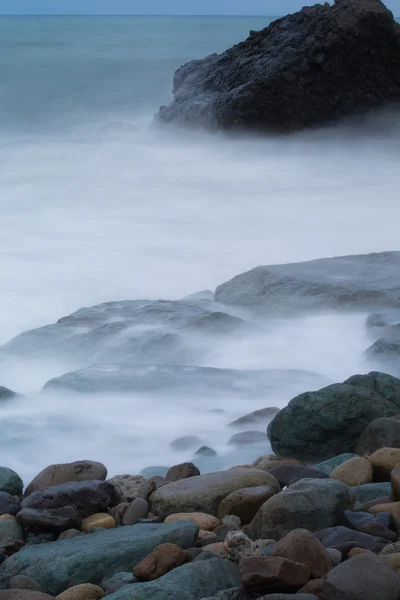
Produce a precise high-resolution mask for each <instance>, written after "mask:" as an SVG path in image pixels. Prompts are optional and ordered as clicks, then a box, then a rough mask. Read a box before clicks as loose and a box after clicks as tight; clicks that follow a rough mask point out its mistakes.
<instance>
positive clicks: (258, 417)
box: [228, 406, 280, 429]
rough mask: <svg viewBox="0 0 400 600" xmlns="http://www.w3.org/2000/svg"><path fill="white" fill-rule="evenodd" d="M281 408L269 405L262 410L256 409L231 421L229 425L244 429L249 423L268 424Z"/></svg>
mask: <svg viewBox="0 0 400 600" xmlns="http://www.w3.org/2000/svg"><path fill="white" fill-rule="evenodd" d="M279 411H280V408H276V407H275V406H268V407H267V408H261V409H260V410H255V411H254V412H251V413H249V414H248V415H244V416H243V417H240V418H239V419H236V421H233V422H232V423H229V425H228V427H234V428H235V429H243V428H245V427H247V426H248V425H263V426H266V425H267V424H268V423H269V422H270V421H271V419H273V418H274V417H275V415H277V414H278V412H279Z"/></svg>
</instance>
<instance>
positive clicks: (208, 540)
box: [197, 529, 218, 546]
mask: <svg viewBox="0 0 400 600" xmlns="http://www.w3.org/2000/svg"><path fill="white" fill-rule="evenodd" d="M217 540H218V536H216V535H215V533H213V532H212V531H205V529H200V531H199V534H198V536H197V545H201V546H203V545H204V543H205V545H207V544H213V543H214V542H216V541H217Z"/></svg>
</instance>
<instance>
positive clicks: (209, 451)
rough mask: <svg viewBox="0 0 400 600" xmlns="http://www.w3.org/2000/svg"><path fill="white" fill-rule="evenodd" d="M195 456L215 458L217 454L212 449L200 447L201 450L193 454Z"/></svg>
mask: <svg viewBox="0 0 400 600" xmlns="http://www.w3.org/2000/svg"><path fill="white" fill-rule="evenodd" d="M195 456H217V453H216V452H215V450H213V449H212V448H208V447H207V446H201V448H199V449H198V450H197V451H196V452H195Z"/></svg>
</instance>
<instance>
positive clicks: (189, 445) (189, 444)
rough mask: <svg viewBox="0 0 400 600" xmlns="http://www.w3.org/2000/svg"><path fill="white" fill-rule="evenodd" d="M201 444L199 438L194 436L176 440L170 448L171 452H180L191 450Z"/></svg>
mask: <svg viewBox="0 0 400 600" xmlns="http://www.w3.org/2000/svg"><path fill="white" fill-rule="evenodd" d="M201 444H202V441H201V439H200V438H198V437H196V436H194V435H187V436H184V437H180V438H177V439H176V440H174V441H173V442H171V444H170V446H171V448H172V449H173V450H179V451H180V452H182V451H184V450H193V449H194V448H196V446H199V445H201Z"/></svg>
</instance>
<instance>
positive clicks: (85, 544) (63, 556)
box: [0, 521, 199, 596]
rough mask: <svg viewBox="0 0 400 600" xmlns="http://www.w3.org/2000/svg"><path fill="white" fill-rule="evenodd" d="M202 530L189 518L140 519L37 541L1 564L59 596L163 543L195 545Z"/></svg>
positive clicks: (125, 567)
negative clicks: (153, 521)
mask: <svg viewBox="0 0 400 600" xmlns="http://www.w3.org/2000/svg"><path fill="white" fill-rule="evenodd" d="M4 522H5V521H4ZM198 530H199V528H198V527H197V526H195V525H193V524H192V523H189V522H185V521H181V522H179V523H163V524H159V525H151V524H146V525H140V524H139V525H133V526H126V527H119V528H117V529H108V530H102V531H98V532H96V533H93V534H90V535H83V536H79V537H75V538H73V539H69V540H68V539H67V540H59V541H57V542H53V543H51V544H44V545H42V544H41V545H39V546H31V547H28V548H23V549H22V550H21V551H20V552H18V553H17V554H14V555H13V556H11V557H10V558H8V559H7V561H6V562H5V563H3V564H2V565H1V566H0V575H9V576H13V575H27V576H28V577H31V578H32V579H35V581H37V582H38V583H39V584H40V585H41V586H42V587H43V588H44V589H45V590H46V591H47V592H48V593H49V594H52V595H54V596H56V595H58V594H60V593H61V592H63V591H64V590H66V589H67V588H70V587H72V586H74V585H78V584H80V583H93V584H96V585H99V584H100V583H101V582H102V581H103V580H104V579H107V578H109V577H112V576H113V575H115V574H116V573H119V572H121V571H130V570H132V567H134V566H135V565H137V564H138V563H139V562H141V561H142V560H143V559H144V558H145V557H146V556H148V555H149V554H150V553H151V552H153V550H155V548H157V546H159V545H160V544H164V543H168V542H170V543H173V544H177V545H178V546H180V547H181V548H191V547H193V546H194V545H195V541H196V538H197V534H198Z"/></svg>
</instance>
